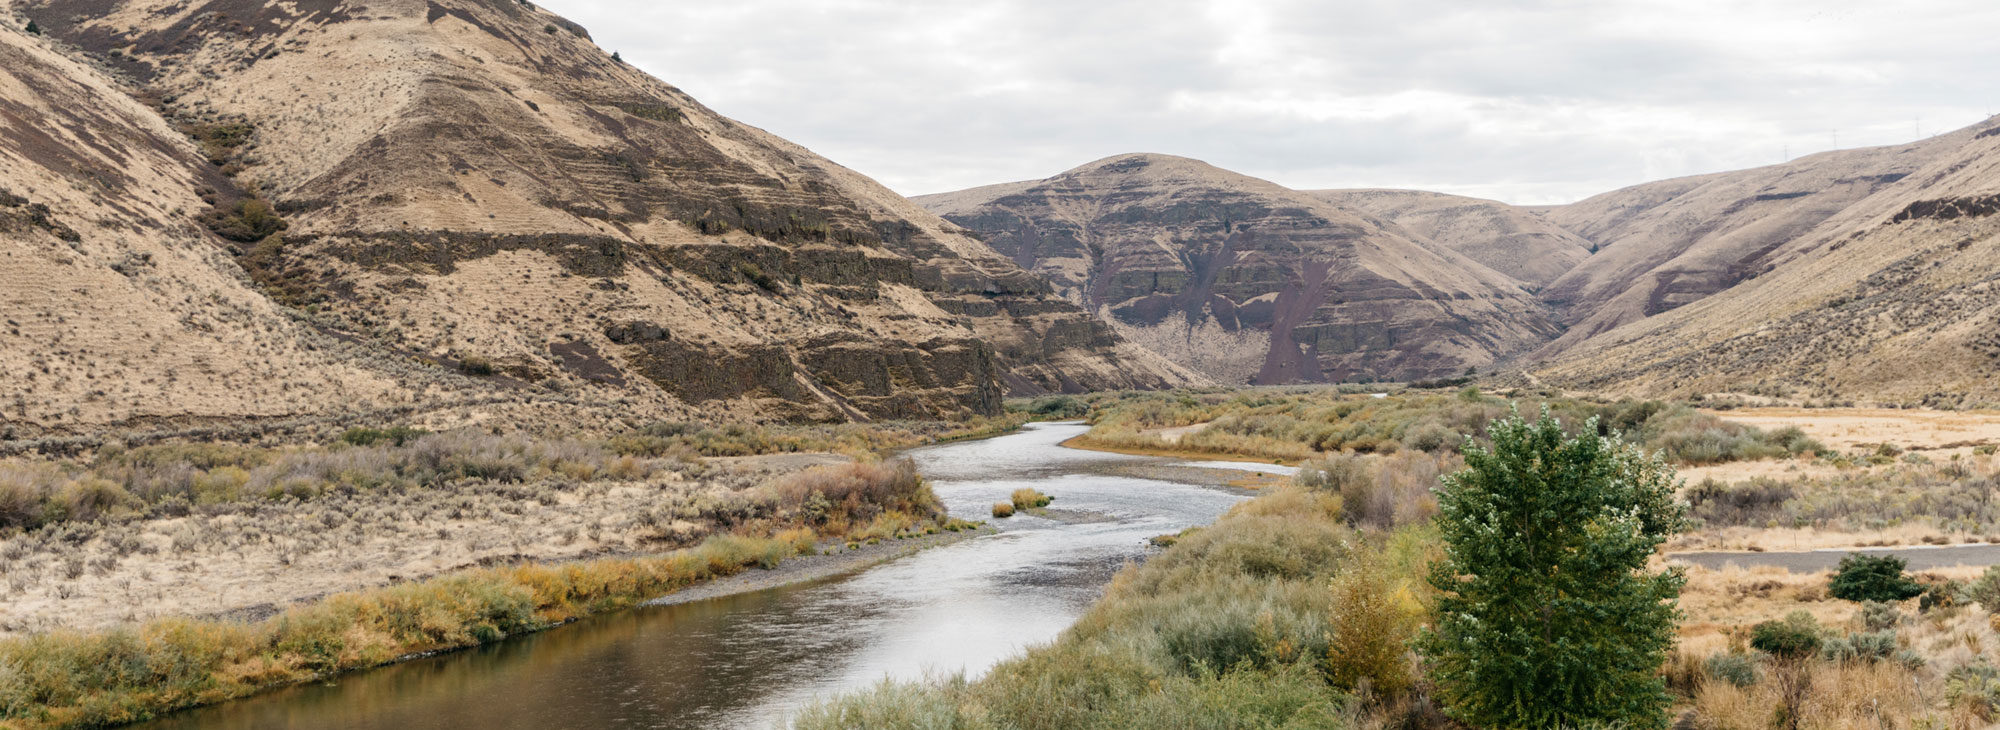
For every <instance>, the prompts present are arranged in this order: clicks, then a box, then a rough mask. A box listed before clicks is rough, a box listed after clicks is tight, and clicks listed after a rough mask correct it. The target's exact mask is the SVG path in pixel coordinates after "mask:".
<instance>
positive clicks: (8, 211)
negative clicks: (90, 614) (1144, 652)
mask: <svg viewBox="0 0 2000 730" xmlns="http://www.w3.org/2000/svg"><path fill="white" fill-rule="evenodd" d="M9 11H10V12H9V13H8V15H10V16H12V19H11V20H10V21H9V22H7V23H6V26H7V29H6V30H4V31H0V49H4V51H3V52H4V53H6V54H8V62H7V63H6V64H4V67H0V79H4V80H5V82H4V85H0V110H6V112H7V115H6V116H4V117H0V124H4V125H5V126H6V128H7V134H6V135H5V137H4V138H0V165H5V166H6V167H5V170H6V173H7V174H6V176H5V177H4V178H0V179H4V180H5V181H6V183H5V185H6V186H7V187H9V188H10V189H11V190H10V195H9V196H8V197H6V198H4V199H0V202H5V203H6V204H7V205H6V207H4V208H0V216H4V217H3V218H0V226H4V228H0V230H5V231H6V236H7V241H8V247H7V249H6V251H5V252H4V254H5V256H6V259H0V261H5V263H4V265H0V277H4V278H5V279H6V281H7V282H8V283H9V286H8V287H7V288H6V289H5V291H4V293H0V296H4V297H10V299H9V300H8V301H7V312H8V313H9V319H11V320H13V321H11V322H8V323H6V328H5V329H0V337H4V338H10V339H9V340H8V342H7V347H6V348H5V350H4V351H5V353H6V355H5V356H4V359H0V368H5V371H4V373H5V377H6V378H7V379H8V380H9V381H10V382H27V383H29V385H27V386H26V387H22V388H17V389H14V390H15V392H11V393H9V394H8V395H9V397H11V398H13V399H15V402H13V403H8V404H5V405H6V414H5V416H4V418H5V419H6V420H5V423H6V424H7V426H8V427H10V428H14V429H15V430H16V432H17V434H44V433H46V434H67V433H82V432H88V431H93V430H99V431H101V430H107V429H113V430H115V429H121V428H130V427H135V426H138V425H141V424H143V423H145V422H147V421H148V420H160V419H186V418H191V417H201V418H214V419H224V420H227V419H232V418H235V419H240V418H246V417H248V418H259V419H279V418H299V417H310V418H318V417H334V416H337V415H339V414H350V413H362V412H374V411H382V410H389V409H398V410H400V411H401V412H416V413H421V412H426V411H431V410H442V409H449V408H454V407H457V406H454V405H453V404H455V403H461V402H463V403H501V402H504V403H517V404H518V403H530V402H535V403H541V404H542V405H540V406H536V407H533V408H517V409H515V410H518V411H520V415H521V416H522V417H524V418H525V417H528V414H529V413H534V414H537V415H535V416H533V417H535V418H541V417H543V416H542V415H541V414H542V413H543V412H544V411H545V410H546V407H548V406H549V404H551V403H557V404H561V405H562V406H563V407H564V408H567V409H570V410H573V411H576V412H578V413H596V414H599V416H593V417H610V418H623V419H634V418H644V417H660V416H675V415H681V416H685V415H690V414H696V413H701V414H708V415H711V416H720V415H736V416H744V417H782V418H793V419H840V418H884V417H931V416H949V415H957V414H970V413H988V412H992V411H994V410H995V409H997V406H998V400H999V398H1000V397H1001V395H1002V394H1003V393H1006V392H1016V393H1035V392H1044V391H1056V390H1072V391H1073V390H1082V389H1088V388H1110V387H1141V388H1145V387H1161V386H1169V385H1176V384H1182V383H1187V382H1193V381H1196V380H1198V379H1199V376H1196V375H1193V374H1192V373H1189V372H1187V371H1185V370H1182V369H1180V368H1178V367H1176V366H1174V365H1172V364H1170V363H1168V362H1166V361H1164V360H1162V359H1160V358H1158V357H1157V356H1155V355H1153V354H1152V353H1149V352H1146V351H1144V350H1143V349H1140V348H1138V347H1136V346H1134V345H1132V344H1130V343H1128V342H1125V341H1123V340H1121V339H1120V338H1118V337H1117V336H1116V334H1115V333H1113V332H1112V331H1111V329H1110V328H1109V327H1107V326H1105V325H1103V324H1101V323H1099V322H1097V321H1096V320H1094V319H1092V318H1091V317H1089V316H1088V315H1087V314H1086V313H1084V312H1083V311H1081V310H1079V309H1077V308H1076V307H1074V306H1072V305H1070V304H1067V303H1065V302H1063V301H1062V300H1060V299H1058V298H1056V297H1055V296H1053V295H1052V293H1051V291H1050V288H1049V286H1048V285H1047V284H1046V283H1044V282H1042V281H1041V280H1039V279H1037V278H1036V277H1033V276H1031V275H1029V274H1027V273H1026V272H1023V271H1022V270H1021V269H1020V268H1019V267H1017V266H1015V265H1014V264H1013V263H1011V262H1009V261H1007V260H1006V259H1004V258H1001V257H998V256H995V255H993V254H992V253H991V252H990V251H989V250H987V249H985V248H984V247H982V246H979V245H978V244H977V243H976V242H975V241H973V240H972V239H970V238H968V237H966V236H965V235H963V233H962V232H961V231H959V230H958V229H957V228H956V227H955V226H952V225H951V224H948V223H946V222H944V221H942V220H940V219H938V218H937V217H935V216H933V215H931V214H929V213H927V212H925V211H923V210H922V209H920V208H918V207H916V206H915V205H913V204H911V203H909V202H908V201H906V200H904V199H902V198H901V197H899V196H897V195H895V194H894V193H892V192H890V191H888V190H886V189H884V188H882V187H881V186H879V185H877V184H875V183H874V182H873V181H871V180H868V179H867V178H865V177H863V176H861V175H859V174H856V173H854V172H853V171H850V170H847V169H845V168H842V167H840V166H838V165H836V164H834V163H832V162H830V161H827V160H825V159H823V158H820V157H818V156H817V155H814V154H812V153H811V152H810V151H807V150H805V149H803V148H800V147H798V146H797V145H793V144H791V143H789V142H786V141H784V140H781V139H778V138H776V137H773V136H771V135H769V134H767V133H765V132H763V131H761V130H757V129H754V128H751V127H747V126H745V125H742V124H739V123H736V122H734V121H732V120H729V119H727V118H724V117H722V116H720V115H718V114H716V113H715V112H713V111H711V110H709V109H707V108H706V107H703V106H702V105H701V104H699V103H698V102H696V101H695V100H693V99H691V98H689V97H687V96H686V95H685V94H682V93H681V92H680V91H679V90H677V89H675V88H673V87H671V86H669V85H667V84H665V83H662V82H660V81H658V80H656V79H653V78H651V77H649V76H647V75H646V74H644V73H643V72H640V71H639V70H637V69H634V68H632V67H630V66H628V65H625V64H623V63H621V62H619V61H616V60H613V59H612V58H611V57H610V54H609V53H608V52H606V51H604V50H602V49H600V48H598V47H597V46H595V45H594V44H593V43H591V41H590V39H589V36H588V34H587V33H586V32H585V31H584V30H583V29H581V28H579V27H577V26H575V25H574V24H572V23H570V22H568V21H566V20H564V19H562V18H560V17H558V16H555V15H553V14H550V13H548V12H547V11H544V10H542V9H539V8H537V7H534V6H533V5H531V4H528V3H521V2H516V1H515V0H426V1H421V2H418V1H411V0H382V1H379V2H344V1H341V0H303V1H299V2H291V1H288V2H276V1H266V0H206V1H204V0H196V1H194V2H179V1H168V0H93V1H88V2H84V1H71V0H32V1H30V2H16V3H14V4H13V5H12V6H11V7H10V8H9ZM26 18H33V19H34V20H35V21H36V22H37V24H38V26H40V28H42V29H44V33H45V35H42V36H30V35H27V34H25V33H22V32H20V30H19V29H20V28H21V27H22V25H23V23H22V22H20V21H22V20H24V19H26ZM17 198H18V199H19V201H20V202H18V203H16V202H15V201H16V199H17ZM34 206H46V208H45V209H44V208H40V207H34ZM44 211H45V212H44ZM31 373H32V374H33V378H32V380H30V379H29V375H30V374H31ZM494 407H495V408H498V409H499V411H498V415H491V414H489V417H494V418H509V416H507V415H506V414H507V413H508V412H509V411H508V407H506V406H494ZM604 414H610V415H608V416H605V415H604ZM459 417H465V416H464V415H463V414H461V415H460V416H459ZM516 420H518V419H516Z"/></svg>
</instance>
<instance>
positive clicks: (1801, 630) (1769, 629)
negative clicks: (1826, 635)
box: [1750, 611, 1821, 659]
mask: <svg viewBox="0 0 2000 730" xmlns="http://www.w3.org/2000/svg"><path fill="white" fill-rule="evenodd" d="M1820 639H1821V637H1820V628H1819V620H1818V619H1815V618H1813V615H1812V614H1810V613H1807V612H1805V611H1793V612H1791V613H1790V614H1787V615H1786V616H1785V618H1783V619H1780V620H1776V621H1765V622H1763V623H1760V624H1757V625H1756V626H1753V627H1751V628H1750V648H1753V649H1756V650H1758V651H1761V652H1764V653H1766V654H1770V655H1771V656H1774V657H1779V658H1783V659H1797V658H1800V657H1809V656H1812V655H1814V654H1816V653H1818V652H1819V650H1820Z"/></svg>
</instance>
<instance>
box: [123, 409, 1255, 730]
mask: <svg viewBox="0 0 2000 730" xmlns="http://www.w3.org/2000/svg"><path fill="white" fill-rule="evenodd" d="M1084 429H1085V427H1084V426H1081V425H1078V424H1033V425H1029V426H1028V427H1026V428H1025V429H1023V430H1021V431H1019V432H1016V433H1012V434H1008V435H1004V436H999V437H995V438H990V439H985V440H980V441H969V442H961V443H955V444H946V445H940V446H930V447H924V448H920V449H914V450H912V451H911V452H910V453H909V456H910V457H911V458H913V459H915V460H916V461H917V464H918V466H919V468H920V469H921V470H922V472H923V473H924V475H925V476H926V477H927V478H928V479H929V480H930V481H931V483H932V485H933V488H934V489H935V490H936V491H937V493H938V496H939V497H940V498H942V499H943V500H944V502H945V505H946V508H947V509H949V510H950V511H951V513H952V514H953V515H956V516H960V517H965V518H969V519H985V518H986V517H987V514H988V511H989V509H990V507H991V505H992V504H993V503H994V502H1002V501H1006V500H1007V497H1008V495H1009V494H1011V493H1012V492H1013V491H1014V490H1015V489H1017V488H1020V487H1024V486H1026V487H1034V488H1036V489H1039V490H1041V491H1042V492H1044V493H1046V494H1050V495H1052V496H1054V497H1055V498H1056V499H1055V502H1054V504H1052V505H1050V507H1051V511H1052V512H1051V516H1052V517H1053V518H1044V517H1038V516H1032V515H1025V514H1024V515H1020V516H1016V517H1014V518H1011V519H1006V520H993V521H992V522H991V524H993V525H994V526H995V527H996V528H997V532H995V533H993V534H989V535H982V536H979V537H974V538H971V539H967V540H963V541H960V542H956V543H951V544H948V545H944V546H940V547H936V548H932V549H929V550H925V551H922V552H918V553H916V554H914V555H910V556H907V557H904V558H901V559H898V560H895V561H892V562H888V563H884V564H881V565H877V566H875V567H872V568H868V569H866V570H863V571H860V572H857V573H853V574H850V575H846V576H843V577H838V578H833V579H828V580H822V581H817V582H813V583H806V584H800V585H793V586H788V587H783V588H776V589H771V590H766V591H759V592H756V593H747V594H741V595H735V596H727V597H722V598H715V599H709V600H704V601H697V602H692V603H686V604H680V605H671V606H642V607H639V608H635V609H632V610H629V611H621V612H617V613H614V614H612V615H608V616H600V617H595V618H591V619H587V620H584V621H579V622H577V623H575V624H571V625H568V626H563V627H559V628H556V629H552V630H549V631H544V632H540V633H537V634H533V635H529V636H524V637H520V638H515V639H509V640H506V641H502V642H499V643H495V644H489V645H486V646H483V647H478V648H475V649H470V650H466V651H460V652H453V653H450V654H444V655H440V656H436V657H429V658H425V659H419V660H416V661H410V662H405V663H402V664H397V665H394V666H390V667H384V668H381V669H376V670H372V671H364V672H359V673H355V674H350V675H344V676H341V677H337V678H335V679H334V680H333V681H331V682H326V683H319V684H313V685H306V686H300V687H293V688H288V689H284V690H280V691H277V692H272V693H269V694H265V695H260V696H257V697H253V698H250V699H246V700H241V701H237V702H232V703H226V704H222V705H216V706H211V707H206V708H200V709H196V710H191V711H188V712H183V713H179V714H176V715H173V716H170V717H167V718H164V719H162V720H159V721H155V722H153V723H150V724H147V725H144V726H143V727H146V728H152V729H154V730H165V729H173V730H180V729H182V728H204V729H209V728H246V729H247V728H259V729H262V728H301V729H321V728H324V729H326V730H335V729H342V730H422V729H425V728H473V727H476V728H585V727H589V728H712V727H723V728H769V727H773V726H774V725H778V724H780V723H782V722H783V721H784V718H785V717H786V715H787V713H790V712H793V711H796V710H797V709H798V708H799V707H801V706H802V705H804V704H806V703H808V702H810V701H811V700H812V699H813V698H814V697H816V696H824V695H827V694H833V693H838V692H841V691H845V690H851V689H856V688H860V687H864V686H867V685H869V684H871V683H874V682H877V681H880V680H881V679H882V678H883V677H893V678H897V679H915V678H920V677H923V676H925V675H926V674H935V673H952V672H965V673H967V674H968V675H971V676H977V675H978V674H980V673H982V672H984V671H985V670H987V669H988V668H990V667H992V666H993V665H994V664H995V663H997V662H999V661H1000V660H1002V659H1005V658H1007V657H1009V656H1012V655H1015V654H1018V653H1019V652H1021V651H1022V650H1023V649H1025V648H1027V647H1029V646H1031V645H1034V644H1040V643H1046V642H1048V641H1049V640H1051V639H1053V638H1055V637H1056V635H1057V634H1059V633H1061V632H1062V630H1063V629H1064V628H1066V627H1068V626H1069V625H1070V624H1071V623H1072V622H1074V621H1075V620H1076V618H1077V616H1079V615H1080V614H1081V613H1082V612H1083V611H1084V610H1085V609H1086V608H1088V607H1089V605H1090V603H1091V602H1092V601H1094V600H1095V599H1096V598H1097V597H1098V596H1099V595H1100V594H1101V593H1102V591H1103V588H1104V585H1105V584H1106V583H1107V582H1108V581H1109V580H1110V578H1111V576H1112V574H1113V573H1115V572H1116V571H1117V570H1118V568H1119V567H1120V566H1122V565H1124V564H1125V563H1126V562H1127V561H1131V560H1135V559H1139V558H1142V557H1143V556H1144V555H1145V553H1146V551H1147V550H1148V549H1149V548H1148V547H1147V544H1146V538H1149V537H1152V536H1154V535H1159V534H1164V533H1170V532H1176V531H1179V530H1181V529H1182V528H1186V527H1190V526H1194V525H1201V524H1207V523H1208V522H1211V521H1213V520H1214V519H1215V518H1216V517H1218V516H1220V515H1221V514H1222V512H1223V511H1224V510H1227V509H1228V508H1229V506H1230V505H1232V504H1235V503H1236V502H1238V501H1240V500H1242V499H1244V498H1245V495H1244V493H1243V492H1242V491H1241V490H1235V489H1228V488H1218V487H1214V486H1204V485H1202V484H1200V483H1198V482H1200V481H1201V480H1198V479H1184V480H1177V479H1175V478H1173V476H1172V475H1173V474H1175V473H1176V471H1175V470H1174V469H1171V468H1162V467H1171V466H1173V465H1175V464H1177V462H1175V461H1173V460H1170V459H1163V458H1159V457H1148V456H1127V455H1121V454H1107V453H1100V452H1094V451H1081V450H1076V449H1068V448H1064V447H1062V446H1059V445H1058V444H1059V443H1060V442H1062V441H1063V440H1066V439H1068V438H1070V437H1072V436H1075V435H1077V434H1080V433H1082V432H1083V431H1084ZM1180 463H1181V464H1185V465H1187V466H1190V467H1195V466H1199V467H1205V468H1223V469H1228V468H1235V469H1247V470H1258V471H1266V472H1271V471H1289V470H1288V469H1285V468H1284V467H1272V466H1266V465H1255V464H1231V463H1226V462H1198V463H1192V464H1190V463H1186V462H1180ZM1209 481H1211V482H1212V481H1214V480H1212V479H1211V480H1209Z"/></svg>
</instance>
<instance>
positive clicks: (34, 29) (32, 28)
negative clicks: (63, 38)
mask: <svg viewBox="0 0 2000 730" xmlns="http://www.w3.org/2000/svg"><path fill="white" fill-rule="evenodd" d="M23 30H26V31H28V33H29V34H31V35H41V34H42V26H39V25H35V21H32V20H30V21H28V27H27V28H24V29H23Z"/></svg>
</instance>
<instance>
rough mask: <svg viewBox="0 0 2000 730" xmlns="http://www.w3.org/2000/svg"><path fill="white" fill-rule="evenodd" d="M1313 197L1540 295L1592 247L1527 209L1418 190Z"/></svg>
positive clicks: (1341, 192)
mask: <svg viewBox="0 0 2000 730" xmlns="http://www.w3.org/2000/svg"><path fill="white" fill-rule="evenodd" d="M1308 192H1309V193H1311V194H1312V195H1313V196H1314V197H1317V198H1319V199H1321V200H1325V201H1327V202H1331V203H1335V204H1339V205H1345V206H1347V207H1350V208H1354V209H1357V210H1362V211H1367V212H1368V213H1370V214H1372V215H1375V216H1377V217H1380V218H1382V219H1384V220H1387V221H1390V222H1393V223H1395V224H1396V225H1398V226H1400V227H1402V229H1403V230H1404V231H1407V232H1409V233H1411V234H1413V235H1415V236H1418V237H1420V238H1422V239H1425V240H1429V241H1432V242H1434V243H1437V244H1439V245H1442V246H1444V247H1446V248H1449V249H1451V250H1453V251H1457V252H1458V253H1460V254H1463V255H1464V256H1465V257H1466V258H1469V259H1472V260H1474V261H1477V262H1479V263H1481V264H1485V265H1486V267H1487V268H1490V269H1493V270H1494V271H1498V272H1500V273H1502V274H1506V275H1507V276H1509V277H1512V278H1513V279H1514V280H1515V281H1518V282H1520V283H1521V285H1522V286H1525V287H1528V288H1529V289H1530V290H1539V289H1541V288H1542V287H1546V286H1548V285H1549V283H1550V282H1553V281H1555V280H1556V279H1557V278H1558V277H1561V276H1562V275H1563V274H1565V273H1568V272H1569V271H1570V270H1571V269H1573V268H1575V267H1576V265H1577V264H1579V263H1582V262H1583V261H1584V260H1585V259H1587V258H1589V257H1590V254H1591V250H1592V249H1593V248H1595V244H1592V243H1591V242H1590V241H1588V240H1585V239H1584V238H1583V237H1582V236H1578V235H1576V234H1575V233H1571V232H1570V231H1569V230H1568V229H1565V228H1563V227H1562V226H1559V225H1556V224H1555V223H1553V222H1550V221H1549V220H1548V219H1546V218H1544V217H1543V216H1541V215H1539V214H1536V213H1533V212H1530V211H1528V210H1526V209H1523V208H1520V207H1517V206H1512V205H1508V204H1506V203H1502V202H1499V201H1494V200H1482V199H1480V198H1468V197H1464V196H1460V195H1446V194H1444V193H1427V192H1423V191H1420V190H1312V191H1308Z"/></svg>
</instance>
